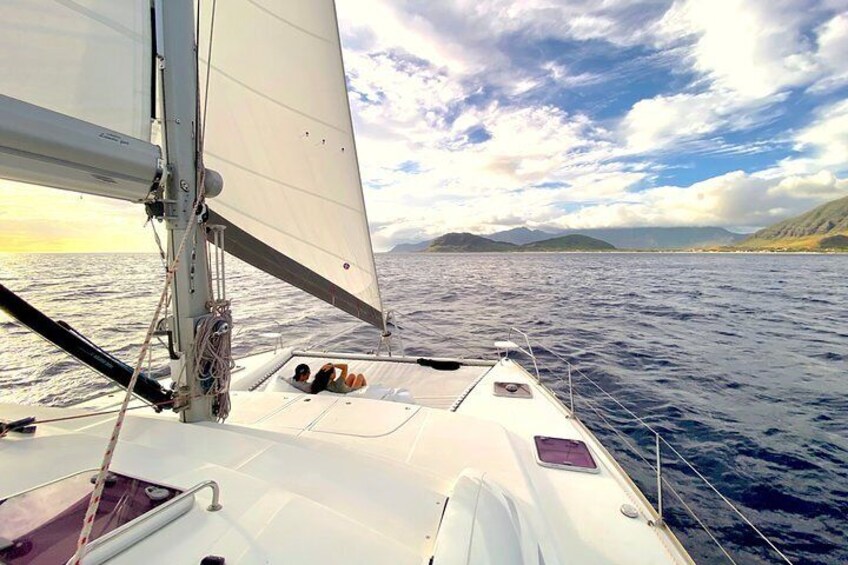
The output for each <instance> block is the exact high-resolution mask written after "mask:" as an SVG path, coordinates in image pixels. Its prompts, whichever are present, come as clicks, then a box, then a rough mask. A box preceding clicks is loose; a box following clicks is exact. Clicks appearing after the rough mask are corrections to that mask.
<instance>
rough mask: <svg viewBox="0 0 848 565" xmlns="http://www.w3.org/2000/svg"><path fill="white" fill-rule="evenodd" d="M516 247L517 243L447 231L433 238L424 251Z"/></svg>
mask: <svg viewBox="0 0 848 565" xmlns="http://www.w3.org/2000/svg"><path fill="white" fill-rule="evenodd" d="M517 249H518V246H517V245H513V244H511V243H503V242H500V241H492V240H491V239H486V238H485V237H480V236H479V235H474V234H472V233H447V234H445V235H443V236H441V237H438V238H436V239H434V240H433V241H432V242H431V243H430V245H429V246H427V248H426V249H425V250H424V251H425V252H427V253H469V252H487V251H515V250H517Z"/></svg>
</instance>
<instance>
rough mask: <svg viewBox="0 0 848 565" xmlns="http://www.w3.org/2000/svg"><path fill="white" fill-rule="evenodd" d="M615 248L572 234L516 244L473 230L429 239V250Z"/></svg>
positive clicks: (424, 250) (505, 250)
mask: <svg viewBox="0 0 848 565" xmlns="http://www.w3.org/2000/svg"><path fill="white" fill-rule="evenodd" d="M614 249H615V247H613V246H612V245H610V244H609V243H607V242H606V241H601V240H599V239H595V238H593V237H587V236H585V235H578V234H570V235H563V236H559V237H553V238H549V239H545V240H542V241H533V242H531V243H526V244H524V245H516V244H514V243H508V242H504V241H494V240H492V239H490V238H487V237H482V236H479V235H474V234H473V233H448V234H445V235H443V236H441V237H437V238H436V239H434V240H433V241H431V242H429V245H428V246H427V248H426V249H423V250H422V251H423V252H425V253H469V252H477V253H485V252H521V251H611V250H614Z"/></svg>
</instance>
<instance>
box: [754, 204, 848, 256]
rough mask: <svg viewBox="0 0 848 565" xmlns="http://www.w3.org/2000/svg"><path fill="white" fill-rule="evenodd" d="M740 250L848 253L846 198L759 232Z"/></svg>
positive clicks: (847, 208)
mask: <svg viewBox="0 0 848 565" xmlns="http://www.w3.org/2000/svg"><path fill="white" fill-rule="evenodd" d="M739 247H740V248H742V249H763V250H774V251H820V250H848V196H846V197H845V198H840V199H839V200H833V201H832V202H828V203H826V204H822V205H821V206H819V207H817V208H813V209H812V210H810V211H809V212H806V213H804V214H801V215H800V216H795V217H794V218H789V219H788V220H784V221H782V222H778V223H776V224H774V225H772V226H769V227H767V228H764V229H761V230H760V231H758V232H756V233H755V234H753V235H752V236H751V237H749V238H748V239H746V240H745V241H743V242H741V243H740V244H739Z"/></svg>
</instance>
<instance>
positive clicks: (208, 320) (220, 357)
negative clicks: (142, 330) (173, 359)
mask: <svg viewBox="0 0 848 565" xmlns="http://www.w3.org/2000/svg"><path fill="white" fill-rule="evenodd" d="M232 327H233V318H232V315H231V313H230V304H229V302H227V301H220V302H217V303H216V304H215V305H214V306H213V311H212V313H211V314H210V315H208V316H205V317H204V318H203V319H202V320H201V321H200V322H199V323H198V325H197V330H196V333H195V349H194V351H195V357H194V363H195V367H197V368H198V373H197V378H198V380H200V385H201V390H204V391H205V394H206V395H207V396H212V397H213V398H214V400H215V402H214V406H213V411H214V413H215V416H216V417H217V418H218V421H220V422H223V421H224V420H226V419H227V416H229V414H230V373H231V371H232V369H233V367H234V366H235V365H234V363H233V358H232V354H231V339H230V336H231V335H232ZM200 344H202V346H201V345H200Z"/></svg>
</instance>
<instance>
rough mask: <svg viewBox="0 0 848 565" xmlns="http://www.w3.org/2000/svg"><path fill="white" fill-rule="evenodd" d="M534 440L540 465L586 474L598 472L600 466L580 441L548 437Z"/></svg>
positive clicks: (538, 437) (539, 437) (537, 437)
mask: <svg viewBox="0 0 848 565" xmlns="http://www.w3.org/2000/svg"><path fill="white" fill-rule="evenodd" d="M533 439H534V441H535V442H536V459H537V460H538V462H539V465H544V466H545V467H554V468H556V469H568V470H569V471H581V472H584V473H597V472H598V465H597V464H596V463H595V459H594V458H593V457H592V454H591V453H590V452H589V448H588V447H587V446H586V444H585V443H584V442H582V441H580V440H579V439H565V438H560V437H546V436H534V438H533Z"/></svg>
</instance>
